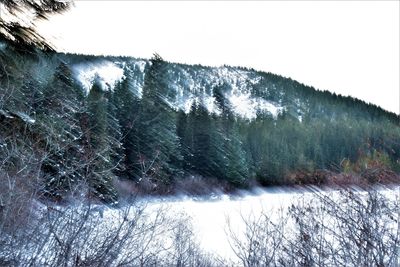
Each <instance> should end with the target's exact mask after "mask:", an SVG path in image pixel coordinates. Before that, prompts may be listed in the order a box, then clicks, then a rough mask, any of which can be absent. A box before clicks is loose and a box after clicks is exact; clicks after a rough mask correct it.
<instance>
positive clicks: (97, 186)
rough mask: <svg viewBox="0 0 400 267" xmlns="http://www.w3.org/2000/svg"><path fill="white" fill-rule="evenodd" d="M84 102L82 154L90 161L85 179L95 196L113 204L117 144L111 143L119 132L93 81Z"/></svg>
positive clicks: (107, 105)
mask: <svg viewBox="0 0 400 267" xmlns="http://www.w3.org/2000/svg"><path fill="white" fill-rule="evenodd" d="M87 102H88V104H87V105H88V111H87V116H88V122H89V135H88V137H89V142H88V151H87V152H86V153H87V154H88V155H89V157H90V159H91V161H92V162H91V164H90V165H89V166H88V167H89V170H88V171H87V176H88V177H87V179H88V182H89V185H90V188H92V189H93V192H94V194H95V195H96V196H98V197H100V198H101V199H105V200H107V201H113V200H116V192H115V191H114V189H113V184H112V182H113V180H114V179H116V177H115V175H114V171H115V170H118V164H119V160H116V159H115V157H117V156H115V153H116V152H118V150H117V148H118V146H119V140H115V137H116V136H115V132H116V131H119V129H118V125H117V124H116V123H115V121H114V117H113V116H112V114H110V110H109V109H110V108H109V105H110V104H109V100H108V99H107V98H106V93H105V92H104V91H103V90H102V89H101V87H100V85H99V84H98V83H97V82H96V81H95V83H94V85H93V87H92V89H91V90H90V93H89V95H88V98H87ZM117 136H118V135H117Z"/></svg>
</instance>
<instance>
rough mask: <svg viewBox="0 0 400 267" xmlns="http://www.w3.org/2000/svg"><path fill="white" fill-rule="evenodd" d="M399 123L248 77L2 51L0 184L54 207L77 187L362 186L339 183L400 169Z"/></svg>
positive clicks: (251, 73) (357, 105) (248, 73)
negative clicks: (33, 190) (29, 191)
mask: <svg viewBox="0 0 400 267" xmlns="http://www.w3.org/2000/svg"><path fill="white" fill-rule="evenodd" d="M332 75H334V74H332ZM376 93H377V94H379V88H377V92H376ZM399 122H400V118H399V116H398V115H396V114H393V113H389V112H387V111H384V110H383V109H381V108H379V107H377V106H374V105H369V104H366V103H364V102H362V101H360V100H357V99H354V98H351V97H342V96H338V95H335V94H332V93H330V92H327V91H324V92H322V91H318V90H315V89H314V88H312V87H309V86H306V85H303V84H301V83H299V82H296V81H294V80H291V79H290V78H285V77H281V76H279V75H275V74H271V73H265V72H260V71H256V70H253V69H246V68H240V67H230V66H222V67H218V68H211V67H204V66H200V65H193V66H191V65H183V64H176V63H169V62H166V61H164V60H163V59H162V58H161V57H160V56H159V55H154V57H153V58H152V59H150V60H143V59H134V58H127V57H100V56H97V57H95V56H83V55H71V54H60V53H53V52H52V53H44V52H41V51H39V50H22V49H19V48H17V47H15V46H13V45H11V44H8V43H7V42H5V41H2V42H1V43H0V176H4V177H19V179H18V181H20V183H21V186H35V187H37V188H40V190H41V191H42V192H43V193H44V194H45V195H46V196H47V197H51V198H54V199H58V200H61V199H63V198H64V197H66V196H67V195H68V194H69V192H72V191H73V192H76V190H75V188H80V187H82V186H85V187H87V188H89V191H90V192H91V193H90V195H91V196H94V197H96V198H99V199H102V200H105V201H111V202H113V201H116V200H117V198H118V195H119V193H120V191H121V188H122V187H123V188H124V190H127V188H128V186H127V184H129V190H128V191H131V192H138V191H140V192H146V193H169V192H174V191H177V190H185V189H187V188H191V187H195V188H198V187H199V186H200V183H201V185H202V186H203V185H204V184H206V185H207V184H208V185H210V187H211V186H216V185H218V186H223V187H224V188H246V187H249V186H251V185H254V184H261V185H263V186H268V185H278V184H296V183H313V184H324V183H329V182H332V181H331V180H329V179H330V178H332V177H334V178H335V179H338V181H340V182H342V183H347V182H350V183H357V182H360V181H346V179H347V178H346V177H354V174H357V175H359V177H361V178H363V179H365V180H366V181H368V182H380V181H383V180H385V179H386V180H387V177H395V176H396V173H398V172H399V171H400V162H399V159H400V126H399ZM350 173H351V174H353V175H349V176H346V174H350ZM328 174H329V175H328ZM396 177H397V176H396ZM328 178H329V179H328ZM349 179H350V178H349ZM27 181H30V182H29V183H27ZM72 189H74V190H72ZM201 193H204V190H203V191H202V192H201Z"/></svg>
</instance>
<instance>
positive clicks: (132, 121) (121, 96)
mask: <svg viewBox="0 0 400 267" xmlns="http://www.w3.org/2000/svg"><path fill="white" fill-rule="evenodd" d="M130 82H131V78H130V75H129V73H127V72H125V79H124V80H123V81H122V82H121V83H119V84H118V85H117V86H116V88H115V95H114V98H113V99H114V102H115V106H116V107H117V118H118V122H119V124H120V125H121V133H122V138H121V141H122V145H123V149H124V154H125V158H124V163H125V164H124V165H125V171H124V172H123V174H122V175H123V176H125V177H127V178H129V179H133V180H135V181H138V180H139V179H140V177H141V169H140V164H139V140H138V139H139V131H140V128H139V125H140V124H139V99H138V98H137V97H136V96H135V95H134V94H133V92H132V91H131V90H130Z"/></svg>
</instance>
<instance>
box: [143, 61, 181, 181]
mask: <svg viewBox="0 0 400 267" xmlns="http://www.w3.org/2000/svg"><path fill="white" fill-rule="evenodd" d="M167 67H168V65H167V63H166V62H164V61H163V60H162V58H161V57H160V56H159V55H157V54H155V56H154V57H153V58H152V60H151V66H150V67H149V68H148V69H147V71H146V74H145V75H146V76H145V81H144V87H143V97H142V101H141V104H140V110H139V120H138V122H139V129H140V130H139V134H138V136H139V146H138V150H139V158H140V159H139V160H140V163H141V172H142V175H141V176H142V177H146V178H147V179H149V180H151V181H152V182H154V183H155V184H159V185H160V184H162V185H169V184H170V183H171V182H172V178H173V177H175V176H177V175H180V174H181V167H180V164H181V161H182V156H181V154H180V147H179V145H180V144H179V138H178V136H177V129H176V120H177V118H176V117H177V113H176V111H174V110H173V109H172V108H171V106H170V105H169V102H168V101H169V99H168V97H167V96H168V94H169V93H170V92H169V91H168V82H167V81H166V80H165V74H166V72H167Z"/></svg>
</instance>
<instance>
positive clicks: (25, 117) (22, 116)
mask: <svg viewBox="0 0 400 267" xmlns="http://www.w3.org/2000/svg"><path fill="white" fill-rule="evenodd" d="M15 114H16V115H18V117H19V118H20V119H21V120H23V121H24V122H26V123H28V124H34V123H35V122H36V120H35V119H33V118H32V117H30V116H29V115H28V114H26V113H24V112H16V113H15Z"/></svg>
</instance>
